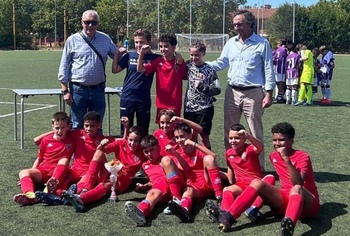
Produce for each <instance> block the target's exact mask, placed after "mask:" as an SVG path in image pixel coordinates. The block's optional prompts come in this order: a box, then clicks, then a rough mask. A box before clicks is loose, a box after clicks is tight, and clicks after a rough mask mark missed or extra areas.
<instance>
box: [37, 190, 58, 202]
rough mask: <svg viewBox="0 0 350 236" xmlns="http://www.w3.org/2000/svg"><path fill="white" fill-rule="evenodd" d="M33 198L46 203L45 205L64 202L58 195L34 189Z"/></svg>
mask: <svg viewBox="0 0 350 236" xmlns="http://www.w3.org/2000/svg"><path fill="white" fill-rule="evenodd" d="M35 198H36V199H37V200H38V202H40V203H46V204H47V205H63V204H64V203H65V201H63V200H62V198H60V197H59V196H57V195H55V194H52V193H45V192H42V191H36V192H35Z"/></svg>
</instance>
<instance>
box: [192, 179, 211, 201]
mask: <svg viewBox="0 0 350 236" xmlns="http://www.w3.org/2000/svg"><path fill="white" fill-rule="evenodd" d="M187 186H189V187H192V188H194V189H196V190H197V191H198V192H199V195H200V196H199V200H203V199H204V198H209V197H212V196H214V189H213V187H212V186H211V184H209V183H208V182H207V181H206V180H205V179H204V177H203V178H200V179H197V180H196V182H190V183H188V184H187Z"/></svg>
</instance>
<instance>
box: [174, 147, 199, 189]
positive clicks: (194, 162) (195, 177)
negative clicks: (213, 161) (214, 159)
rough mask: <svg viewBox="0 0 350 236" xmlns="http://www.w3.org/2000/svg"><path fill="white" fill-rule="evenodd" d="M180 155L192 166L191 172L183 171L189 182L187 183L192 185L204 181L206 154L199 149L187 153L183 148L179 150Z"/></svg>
mask: <svg viewBox="0 0 350 236" xmlns="http://www.w3.org/2000/svg"><path fill="white" fill-rule="evenodd" d="M178 153H179V154H180V155H181V156H182V157H183V158H184V159H185V161H186V162H187V163H188V164H189V166H190V170H189V171H183V173H184V176H185V179H186V180H187V181H186V183H187V184H188V185H190V184H192V183H196V182H197V181H202V180H203V179H204V163H203V159H204V157H205V154H204V153H203V152H201V151H200V150H198V149H196V150H195V151H193V152H191V153H185V152H184V151H183V149H182V148H180V149H178ZM174 159H175V158H174Z"/></svg>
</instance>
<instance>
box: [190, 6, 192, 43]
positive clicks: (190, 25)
mask: <svg viewBox="0 0 350 236" xmlns="http://www.w3.org/2000/svg"><path fill="white" fill-rule="evenodd" d="M190 45H192V0H190Z"/></svg>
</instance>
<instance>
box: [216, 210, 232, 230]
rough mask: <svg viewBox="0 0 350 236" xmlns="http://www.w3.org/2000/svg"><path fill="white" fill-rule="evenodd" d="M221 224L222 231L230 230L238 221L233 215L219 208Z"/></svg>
mask: <svg viewBox="0 0 350 236" xmlns="http://www.w3.org/2000/svg"><path fill="white" fill-rule="evenodd" d="M218 219H219V226H218V228H219V229H220V231H221V232H228V231H230V230H231V226H232V225H233V224H235V223H236V222H237V221H236V220H235V219H234V218H233V217H232V215H231V214H230V213H229V212H227V211H223V210H219V217H218Z"/></svg>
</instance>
